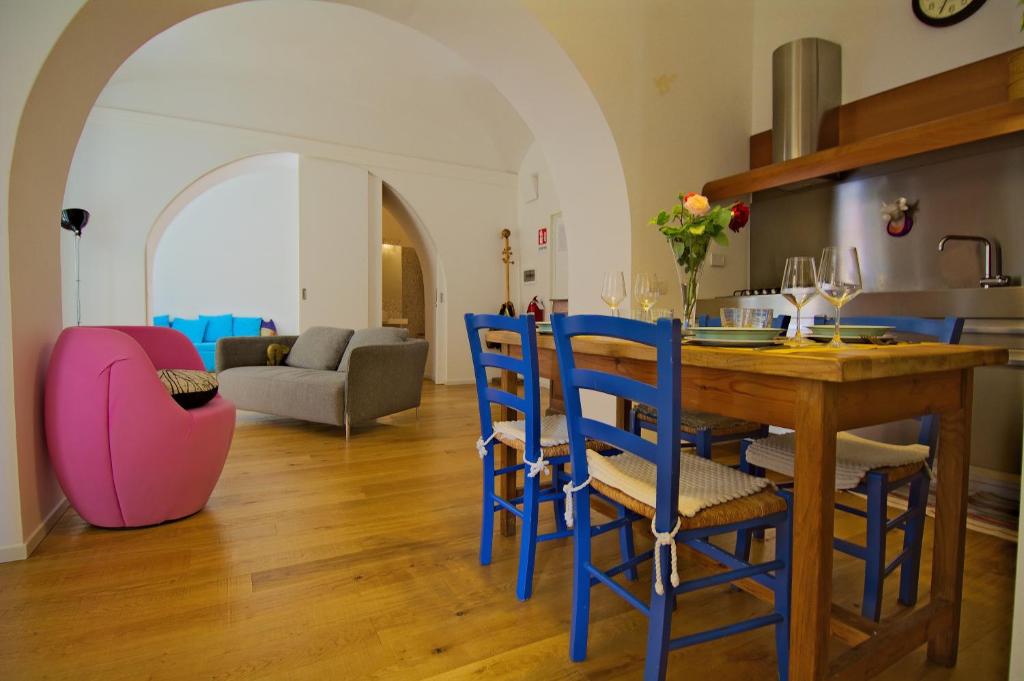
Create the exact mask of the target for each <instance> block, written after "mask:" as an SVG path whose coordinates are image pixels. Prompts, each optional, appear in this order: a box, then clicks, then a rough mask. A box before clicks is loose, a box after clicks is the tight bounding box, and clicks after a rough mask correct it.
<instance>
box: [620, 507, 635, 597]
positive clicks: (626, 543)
mask: <svg viewBox="0 0 1024 681" xmlns="http://www.w3.org/2000/svg"><path fill="white" fill-rule="evenodd" d="M626 515H627V511H626V509H625V508H623V507H622V506H620V507H619V518H625V517H626ZM619 552H620V554H621V556H622V561H623V562H625V561H627V560H633V557H634V556H635V555H636V550H635V549H634V548H633V523H627V524H625V525H623V526H622V527H620V528H619ZM623 574H625V575H626V579H628V580H629V581H631V582H635V581H636V577H637V574H636V567H635V566H634V567H631V568H629V569H628V570H626V571H625V572H624V573H623Z"/></svg>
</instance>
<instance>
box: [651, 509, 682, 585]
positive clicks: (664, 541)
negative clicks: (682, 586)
mask: <svg viewBox="0 0 1024 681" xmlns="http://www.w3.org/2000/svg"><path fill="white" fill-rule="evenodd" d="M654 522H655V521H654V520H653V519H652V520H651V532H652V533H653V534H654V593H656V594H658V595H659V596H664V595H665V586H664V585H663V584H662V582H661V547H662V546H667V547H669V553H671V555H672V574H671V575H670V576H669V581H670V582H671V583H672V586H679V566H678V559H677V557H676V533H677V532H679V527H680V523H681V521H680V520H678V519H676V526H675V527H673V528H672V531H671V532H658V530H657V529H655V527H654Z"/></svg>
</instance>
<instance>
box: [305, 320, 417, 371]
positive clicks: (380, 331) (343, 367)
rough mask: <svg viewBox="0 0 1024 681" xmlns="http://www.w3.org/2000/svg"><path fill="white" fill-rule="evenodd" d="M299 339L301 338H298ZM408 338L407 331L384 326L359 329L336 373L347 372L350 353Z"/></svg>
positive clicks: (392, 343) (350, 357) (401, 341)
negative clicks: (369, 346)
mask: <svg viewBox="0 0 1024 681" xmlns="http://www.w3.org/2000/svg"><path fill="white" fill-rule="evenodd" d="M300 338H301V336H300ZM408 338H409V331H408V329H399V328H395V327H391V326H384V327H380V328H376V329H360V330H358V331H356V332H355V333H354V334H353V335H352V340H350V341H349V342H348V347H347V348H345V354H344V355H342V357H341V362H340V363H339V364H338V371H348V363H349V361H350V360H351V359H352V351H353V350H355V349H356V348H360V347H363V346H366V345H394V344H395V343H404V342H405V341H406V340H407V339H408Z"/></svg>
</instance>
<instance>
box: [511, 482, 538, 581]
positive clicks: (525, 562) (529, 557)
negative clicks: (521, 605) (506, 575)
mask: <svg viewBox="0 0 1024 681" xmlns="http://www.w3.org/2000/svg"><path fill="white" fill-rule="evenodd" d="M538 496H540V476H539V475H537V476H534V477H532V478H531V477H530V476H528V475H524V476H523V533H522V536H521V537H520V538H519V577H518V578H517V580H516V596H517V597H518V598H519V600H521V601H525V600H527V599H528V598H529V597H530V596H531V595H532V594H533V564H534V560H535V559H536V557H537V515H538V514H539V512H540V508H539V506H540V502H538V501H537V497H538Z"/></svg>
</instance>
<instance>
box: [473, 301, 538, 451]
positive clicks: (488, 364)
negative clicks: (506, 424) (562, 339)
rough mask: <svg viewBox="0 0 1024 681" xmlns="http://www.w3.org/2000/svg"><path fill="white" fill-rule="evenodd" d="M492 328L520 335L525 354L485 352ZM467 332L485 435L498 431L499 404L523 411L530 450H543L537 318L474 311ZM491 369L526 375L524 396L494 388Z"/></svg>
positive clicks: (482, 432) (481, 430)
mask: <svg viewBox="0 0 1024 681" xmlns="http://www.w3.org/2000/svg"><path fill="white" fill-rule="evenodd" d="M491 330H494V331H511V332H513V333H516V334H518V335H519V339H518V340H519V345H520V347H521V348H522V356H521V357H512V356H510V355H503V354H500V353H497V352H489V351H485V350H484V347H483V346H484V344H483V342H482V341H481V334H483V333H485V332H487V331H491ZM466 332H467V333H468V334H469V350H470V354H471V355H472V358H473V374H474V377H475V379H476V394H477V408H478V411H479V416H480V435H481V437H483V438H484V439H488V438H490V436H491V434H492V433H493V432H494V423H493V418H492V416H491V405H492V404H499V405H501V406H503V407H507V408H509V409H514V410H515V411H517V412H519V413H520V414H522V419H523V420H524V421H525V422H526V446H527V448H528V449H529V450H530V451H539V447H540V419H541V413H540V375H539V368H538V364H537V327H536V319H535V318H534V316H533V315H522V316H520V317H505V316H502V315H496V314H472V313H470V314H467V315H466ZM488 368H494V369H500V370H501V371H508V372H513V373H515V374H517V375H518V376H520V377H522V381H523V394H522V396H519V395H516V394H513V393H511V392H509V391H507V390H502V389H500V388H495V387H492V386H491V385H490V384H489V382H488V378H487V369H488Z"/></svg>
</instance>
